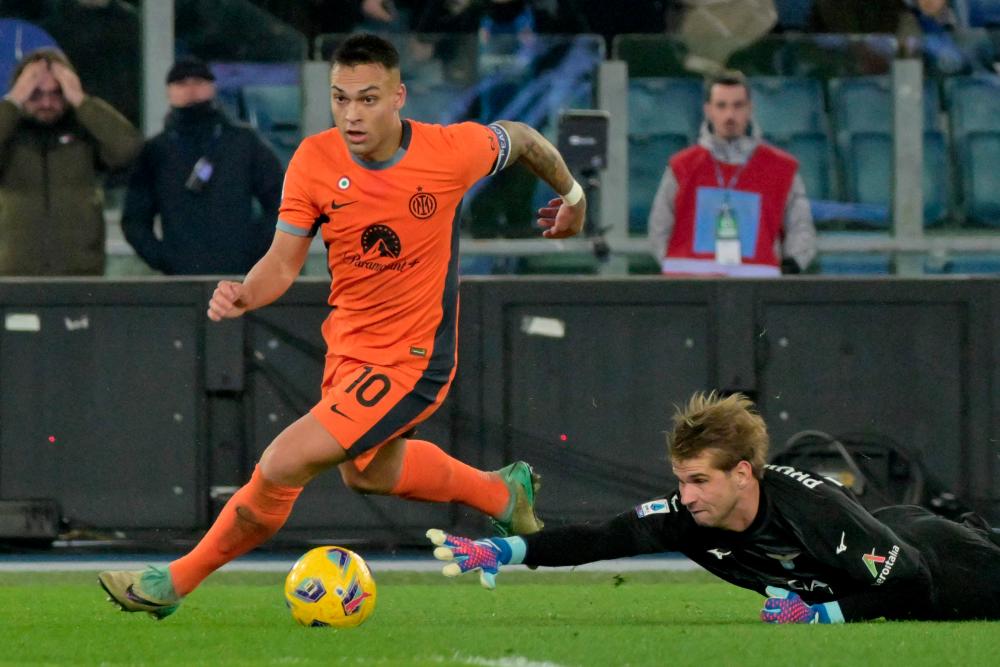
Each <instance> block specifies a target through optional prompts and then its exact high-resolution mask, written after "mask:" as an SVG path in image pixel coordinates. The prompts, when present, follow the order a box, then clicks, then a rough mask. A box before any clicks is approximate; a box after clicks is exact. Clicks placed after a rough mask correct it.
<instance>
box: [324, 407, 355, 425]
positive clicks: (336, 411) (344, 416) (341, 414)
mask: <svg viewBox="0 0 1000 667" xmlns="http://www.w3.org/2000/svg"><path fill="white" fill-rule="evenodd" d="M330 412H333V413H335V414H338V415H340V416H341V417H343V418H344V419H349V420H350V421H354V419H353V418H352V417H351V416H350V415H349V414H346V413H343V412H341V411H340V409H339V408H338V407H337V404H336V403H334V404H333V405H331V406H330Z"/></svg>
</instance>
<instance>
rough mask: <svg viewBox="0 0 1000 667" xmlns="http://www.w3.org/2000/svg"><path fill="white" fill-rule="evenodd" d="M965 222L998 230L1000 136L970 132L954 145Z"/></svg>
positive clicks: (999, 210) (998, 133) (999, 133)
mask: <svg viewBox="0 0 1000 667" xmlns="http://www.w3.org/2000/svg"><path fill="white" fill-rule="evenodd" d="M958 161H959V164H960V165H961V169H962V202H963V205H964V207H965V214H966V219H967V220H968V221H969V222H971V223H973V224H977V225H987V226H991V227H1000V132H973V133H971V134H969V135H967V136H966V137H964V138H963V139H962V140H960V142H959V144H958Z"/></svg>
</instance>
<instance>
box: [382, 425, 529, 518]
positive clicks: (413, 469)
mask: <svg viewBox="0 0 1000 667" xmlns="http://www.w3.org/2000/svg"><path fill="white" fill-rule="evenodd" d="M392 494H393V495H394V496H400V497H402V498H409V499H411V500H433V501H435V502H439V503H448V502H459V503H463V504H465V505H468V506H469V507H472V508H475V509H477V510H479V511H480V512H483V513H485V514H488V515H490V516H494V517H495V516H500V515H501V514H502V513H503V512H504V511H505V510H506V509H507V503H508V501H509V500H510V491H509V490H508V489H507V484H506V483H504V481H503V480H502V479H500V478H499V477H497V476H496V475H491V474H489V473H485V472H483V471H481V470H476V469H475V468H473V467H472V466H468V465H466V464H464V463H462V462H461V461H459V460H458V459H455V458H452V457H450V456H448V455H447V454H445V453H444V452H443V451H442V450H441V449H440V448H439V447H438V446H437V445H434V444H432V443H430V442H427V441H425V440H407V442H406V454H405V455H404V457H403V470H402V472H401V473H400V475H399V481H398V482H396V486H394V487H393V489H392Z"/></svg>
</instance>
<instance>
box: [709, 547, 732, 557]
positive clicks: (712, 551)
mask: <svg viewBox="0 0 1000 667" xmlns="http://www.w3.org/2000/svg"><path fill="white" fill-rule="evenodd" d="M708 553H710V554H712V555H713V556H715V557H716V558H718V559H719V560H722V559H723V557H725V556H728V555H729V554H731V553H733V552H732V551H724V550H722V549H709V550H708Z"/></svg>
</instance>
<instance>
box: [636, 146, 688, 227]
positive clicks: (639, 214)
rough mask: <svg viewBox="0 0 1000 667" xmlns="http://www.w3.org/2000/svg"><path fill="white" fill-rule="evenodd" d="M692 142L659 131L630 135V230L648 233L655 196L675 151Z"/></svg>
mask: <svg viewBox="0 0 1000 667" xmlns="http://www.w3.org/2000/svg"><path fill="white" fill-rule="evenodd" d="M689 145H690V142H689V141H688V139H687V137H686V136H684V135H680V134H658V135H652V136H646V137H631V138H629V146H628V208H629V215H628V219H629V225H628V227H629V231H630V232H632V233H645V231H646V222H647V221H648V219H649V209H650V207H652V205H653V196H654V195H656V189H657V188H658V187H659V185H660V180H661V179H662V178H663V172H664V171H666V169H667V162H668V160H669V159H670V156H672V155H673V154H674V153H676V152H678V151H680V150H682V149H683V148H686V147H687V146H689Z"/></svg>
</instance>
